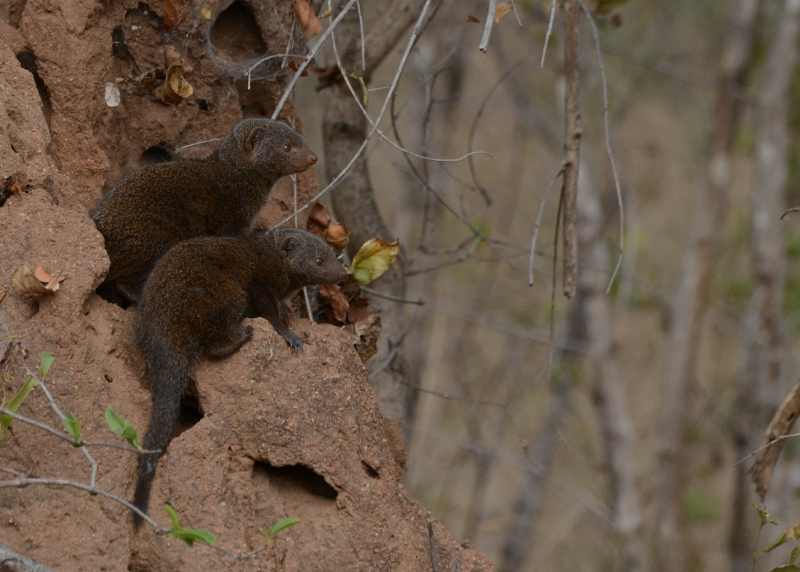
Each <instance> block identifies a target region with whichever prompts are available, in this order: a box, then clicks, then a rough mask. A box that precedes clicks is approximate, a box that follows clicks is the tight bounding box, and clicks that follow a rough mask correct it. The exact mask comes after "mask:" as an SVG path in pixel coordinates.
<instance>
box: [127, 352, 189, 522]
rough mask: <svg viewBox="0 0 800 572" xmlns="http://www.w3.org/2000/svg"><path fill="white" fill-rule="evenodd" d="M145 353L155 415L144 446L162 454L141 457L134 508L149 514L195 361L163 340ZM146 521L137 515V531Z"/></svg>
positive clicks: (134, 517)
mask: <svg viewBox="0 0 800 572" xmlns="http://www.w3.org/2000/svg"><path fill="white" fill-rule="evenodd" d="M147 345H148V346H149V349H148V351H147V352H146V353H145V358H146V360H147V375H148V377H149V378H150V385H151V392H152V402H153V406H152V412H151V414H150V424H149V426H148V427H147V433H145V436H144V442H143V444H142V446H143V447H144V449H145V450H148V451H152V450H156V449H158V451H159V452H158V453H148V454H144V455H140V456H139V467H138V471H137V479H136V491H135V493H134V495H133V504H134V505H135V506H136V508H138V509H139V510H141V511H142V512H145V513H146V512H147V510H148V505H149V503H150V490H151V488H152V485H153V479H154V478H155V475H156V467H157V466H158V461H159V459H160V458H161V455H163V453H164V451H166V449H167V445H169V442H170V441H171V440H172V437H173V435H175V430H176V429H177V427H178V418H179V417H180V411H181V397H182V396H183V393H184V391H185V390H186V388H187V386H188V385H189V382H190V380H191V377H190V371H191V366H192V363H191V360H190V359H189V358H187V357H186V356H185V355H184V354H182V353H181V352H179V351H176V350H175V349H173V348H170V347H169V346H168V344H167V343H165V342H164V341H163V340H153V339H150V340H148V341H147ZM141 524H142V518H141V517H140V516H139V515H138V514H136V513H133V525H134V528H137V529H138V528H139V527H140V526H141Z"/></svg>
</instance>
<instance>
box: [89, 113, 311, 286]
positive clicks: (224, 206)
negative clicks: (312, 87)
mask: <svg viewBox="0 0 800 572" xmlns="http://www.w3.org/2000/svg"><path fill="white" fill-rule="evenodd" d="M316 160H317V158H316V156H315V155H314V153H312V152H311V150H310V149H309V148H308V147H306V145H305V144H304V143H303V139H302V137H300V135H299V134H298V133H297V132H296V131H294V130H293V129H292V128H291V127H289V126H288V125H286V124H285V123H282V122H280V121H273V120H270V119H264V118H251V119H243V120H242V121H240V122H239V123H237V124H236V125H235V126H234V128H233V130H232V131H231V133H230V134H229V135H228V136H227V137H225V139H224V140H223V142H222V144H221V145H220V147H219V148H218V149H217V150H216V151H215V152H214V153H212V154H211V156H209V157H207V158H205V159H178V160H176V161H170V162H166V163H158V164H153V165H148V166H146V167H143V168H142V169H140V170H138V171H136V172H133V173H131V174H130V175H128V176H127V177H124V178H123V179H122V180H120V181H119V182H118V183H117V184H116V185H115V186H114V187H113V188H112V189H111V191H109V192H108V193H107V194H106V195H105V196H103V198H101V199H100V201H99V202H98V204H97V206H96V207H95V209H94V211H93V212H92V218H93V219H94V222H95V224H96V225H97V228H98V229H99V230H100V232H101V233H102V235H103V236H104V237H105V242H106V250H107V251H108V256H109V258H110V259H111V268H110V269H109V271H108V276H107V277H106V285H108V286H112V287H116V290H117V291H118V292H120V293H121V294H122V295H123V296H124V297H125V298H127V299H128V300H129V301H131V302H136V301H137V300H138V299H139V297H140V295H141V289H142V287H143V285H144V281H145V279H146V278H147V274H148V272H149V271H150V269H151V268H152V267H153V264H155V262H156V260H158V258H159V257H160V256H161V255H162V254H164V253H165V252H166V251H167V249H169V247H170V246H172V245H174V244H176V243H178V242H180V241H181V240H186V239H189V238H194V237H197V236H226V235H235V234H239V233H241V232H243V231H245V230H247V229H248V228H249V226H250V224H251V223H252V221H253V218H254V217H255V215H256V213H257V212H258V210H259V209H260V208H261V206H262V205H263V204H264V201H266V199H267V195H268V194H269V192H270V189H271V188H272V186H273V184H274V183H275V182H276V181H277V180H278V179H279V178H281V177H283V176H285V175H290V174H293V173H299V172H301V171H305V170H306V169H307V168H309V167H310V166H311V165H313V164H314V163H315V162H316Z"/></svg>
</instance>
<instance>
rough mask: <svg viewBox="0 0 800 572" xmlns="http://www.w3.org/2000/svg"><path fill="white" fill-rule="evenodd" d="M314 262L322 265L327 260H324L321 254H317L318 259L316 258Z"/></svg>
mask: <svg viewBox="0 0 800 572" xmlns="http://www.w3.org/2000/svg"><path fill="white" fill-rule="evenodd" d="M314 262H316V263H317V266H322V263H323V262H325V261H324V260H322V257H321V256H317V258H316V260H314Z"/></svg>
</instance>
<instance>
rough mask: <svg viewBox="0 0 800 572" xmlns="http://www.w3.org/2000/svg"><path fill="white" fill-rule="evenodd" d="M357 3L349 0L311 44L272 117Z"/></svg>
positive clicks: (278, 111)
mask: <svg viewBox="0 0 800 572" xmlns="http://www.w3.org/2000/svg"><path fill="white" fill-rule="evenodd" d="M355 3H356V0H349V1H348V2H347V4H345V6H344V7H343V8H342V9H341V10H340V11H339V14H337V16H336V18H334V19H333V21H332V22H331V23H330V25H329V26H328V27H327V29H326V30H325V31H324V32H323V33H322V35H321V36H320V37H319V38H318V39H317V41H316V42H315V43H314V45H313V46H311V50H310V52H309V54H308V55H307V56H306V58H305V60H303V63H301V64H300V66H299V67H298V68H297V71H295V72H294V75H293V76H292V79H291V80H290V81H289V84H288V85H287V86H286V89H284V91H283V95H281V98H280V99H279V100H278V104H277V105H276V106H275V111H273V112H272V119H277V118H278V115H280V112H281V111H282V110H283V106H284V105H286V102H287V101H288V100H289V95H290V94H291V93H292V90H293V89H294V86H295V84H296V83H297V80H298V79H300V76H302V75H303V72H304V71H305V70H306V68H307V67H308V64H310V63H311V61H312V60H313V59H314V58H315V57H316V55H317V52H318V51H319V49H320V48H321V47H322V44H323V43H324V42H325V40H327V39H328V36H330V35H331V33H333V30H334V29H335V28H336V26H338V25H339V22H341V21H342V18H344V17H345V15H346V14H347V12H349V11H350V8H352V7H353V4H355Z"/></svg>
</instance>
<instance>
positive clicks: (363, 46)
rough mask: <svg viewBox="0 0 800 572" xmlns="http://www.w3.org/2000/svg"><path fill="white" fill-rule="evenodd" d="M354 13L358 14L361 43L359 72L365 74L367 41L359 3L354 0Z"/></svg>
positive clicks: (357, 0)
mask: <svg viewBox="0 0 800 572" xmlns="http://www.w3.org/2000/svg"><path fill="white" fill-rule="evenodd" d="M356 12H358V33H359V34H360V40H359V41H360V42H361V71H362V72H363V73H367V41H366V39H365V38H366V36H365V35H364V15H363V14H362V13H361V2H360V1H359V0H356Z"/></svg>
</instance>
